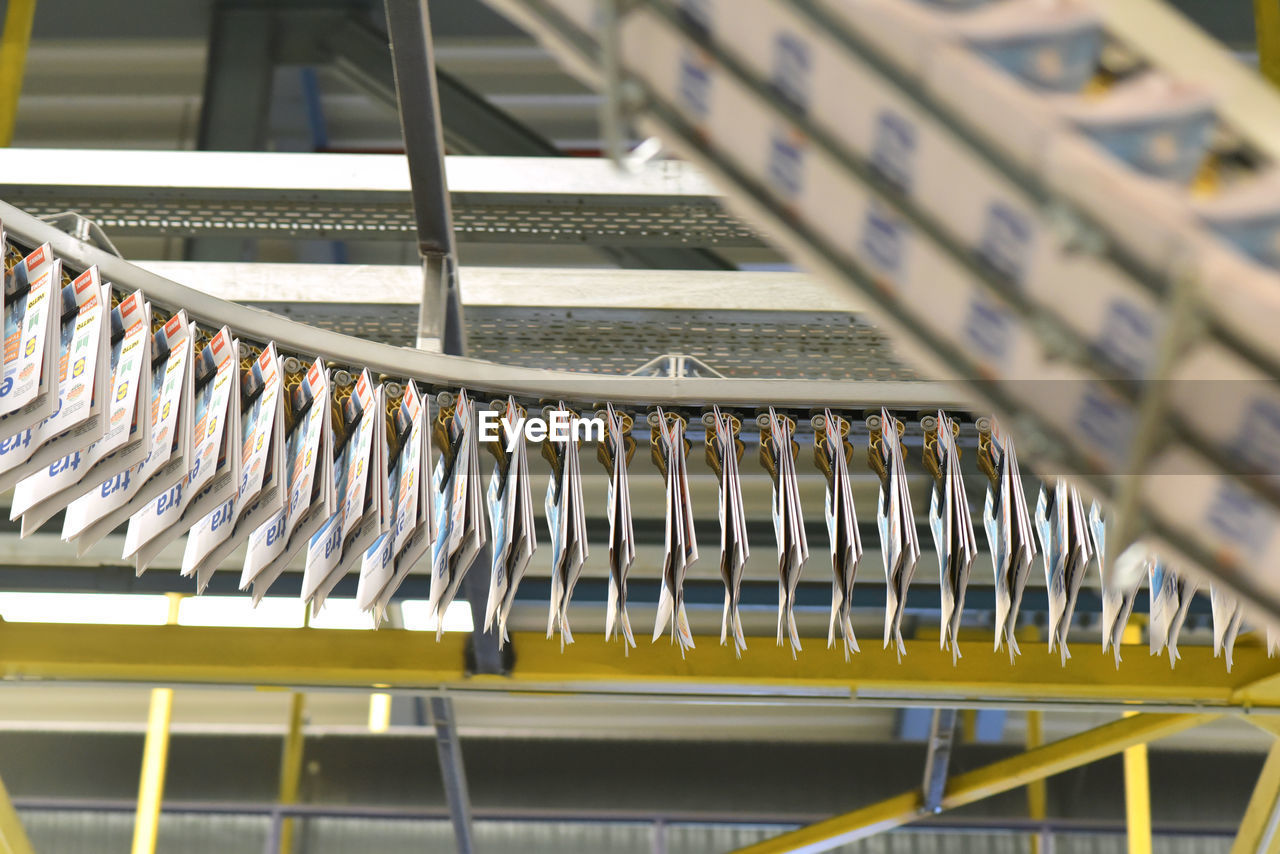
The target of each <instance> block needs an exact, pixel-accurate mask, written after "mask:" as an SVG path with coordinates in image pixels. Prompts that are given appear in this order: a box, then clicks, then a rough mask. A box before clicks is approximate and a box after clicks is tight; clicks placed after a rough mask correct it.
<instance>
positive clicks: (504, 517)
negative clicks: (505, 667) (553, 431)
mask: <svg viewBox="0 0 1280 854" xmlns="http://www.w3.org/2000/svg"><path fill="white" fill-rule="evenodd" d="M525 414H526V413H525V410H524V407H522V406H520V405H519V404H518V403H516V402H515V399H514V398H511V397H508V398H507V405H506V409H505V410H504V411H503V413H502V418H501V421H500V423H501V425H502V428H501V429H500V430H499V431H498V441H496V442H493V443H492V444H490V445H489V449H490V450H491V451H492V452H493V455H494V459H495V462H494V464H493V474H492V475H491V476H490V478H489V529H490V531H492V533H493V566H492V571H491V573H490V575H489V600H488V603H487V604H486V606H485V611H484V630H485V631H486V632H487V631H490V630H491V629H492V628H493V627H495V626H496V627H497V630H498V645H499V646H502V645H504V644H505V643H506V642H507V641H508V640H510V634H509V633H508V631H507V619H508V617H509V616H510V615H511V607H512V606H513V605H514V604H515V601H516V589H517V588H518V587H519V586H520V580H521V579H522V578H524V573H525V570H526V569H527V568H528V567H529V561H530V560H531V559H532V558H533V552H534V550H535V549H536V548H537V547H538V533H537V531H536V530H535V526H534V521H533V489H532V484H531V483H530V481H529V451H528V447H527V446H526V444H525V441H524V436H523V435H522V434H521V432H520V426H521V424H522V423H523V422H524V418H525Z"/></svg>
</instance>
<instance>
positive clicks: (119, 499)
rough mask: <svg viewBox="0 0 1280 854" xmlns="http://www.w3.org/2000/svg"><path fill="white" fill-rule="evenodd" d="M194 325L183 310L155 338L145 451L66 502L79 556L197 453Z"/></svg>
mask: <svg viewBox="0 0 1280 854" xmlns="http://www.w3.org/2000/svg"><path fill="white" fill-rule="evenodd" d="M192 335H193V330H192V328H191V326H190V325H189V324H188V323H187V315H186V312H185V311H180V312H178V313H177V314H175V315H174V316H173V317H171V318H170V319H169V320H168V321H167V322H166V323H165V324H164V326H162V327H161V328H160V329H159V330H157V331H156V333H155V334H154V335H153V336H152V337H151V389H150V397H149V398H148V399H149V401H150V407H151V441H150V443H149V444H150V448H149V450H148V452H147V456H146V457H145V458H144V459H143V460H142V462H140V463H138V464H137V465H135V466H134V467H132V468H130V469H127V470H126V471H124V472H121V473H120V474H117V475H115V476H113V477H111V478H110V479H109V480H106V481H104V482H103V483H102V484H101V485H100V486H99V487H98V488H96V489H94V490H92V491H90V492H89V493H88V494H86V495H84V496H82V497H80V498H77V499H76V500H75V501H73V502H71V504H70V506H68V507H67V513H66V518H65V521H64V523H63V526H62V538H63V539H64V540H72V539H74V540H75V541H76V547H77V550H78V552H79V554H80V555H81V556H83V555H84V553H85V551H86V550H87V549H88V548H89V547H90V546H92V545H93V544H94V543H96V542H98V541H99V540H101V539H102V538H103V537H104V536H106V535H107V534H108V533H110V532H111V531H112V530H114V529H115V527H116V526H117V525H119V524H120V523H121V522H123V521H125V520H126V519H128V518H129V517H130V516H132V515H133V514H134V513H135V512H137V510H138V509H139V508H141V507H145V506H146V505H147V504H148V503H149V502H151V501H152V500H153V499H155V498H157V497H158V496H160V495H161V494H163V493H166V492H168V491H169V490H170V489H171V488H172V487H174V486H175V485H177V484H178V483H180V482H181V481H182V480H183V478H185V477H186V475H187V472H188V470H189V469H190V466H191V460H192V458H193V445H194V443H193V436H192V430H193V423H194V418H193V410H194V409H195V401H194V397H193V390H194V385H195V380H194V372H193V363H194V361H195V360H194V358H193V354H192V349H193V346H194V342H193V340H192Z"/></svg>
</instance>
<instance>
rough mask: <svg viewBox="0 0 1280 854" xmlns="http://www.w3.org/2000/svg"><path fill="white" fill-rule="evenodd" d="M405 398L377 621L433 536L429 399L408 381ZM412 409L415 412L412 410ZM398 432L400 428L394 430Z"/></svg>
mask: <svg viewBox="0 0 1280 854" xmlns="http://www.w3.org/2000/svg"><path fill="white" fill-rule="evenodd" d="M405 394H406V395H407V396H409V398H410V399H412V400H416V401H417V403H416V404H411V405H410V407H409V408H408V409H407V410H404V411H403V412H402V415H403V416H408V417H409V418H410V419H411V422H412V423H411V426H410V427H409V435H408V436H407V437H406V438H405V439H404V447H403V449H402V450H401V451H400V468H399V487H398V489H397V490H396V519H395V525H396V528H395V539H394V541H393V542H392V547H391V549H392V553H391V561H392V575H391V580H390V581H388V582H387V584H386V586H385V587H384V588H383V589H382V592H381V593H379V594H378V600H377V603H376V605H375V606H374V611H375V615H376V616H377V617H378V619H379V620H381V615H384V614H386V611H387V606H388V605H390V604H391V597H392V595H394V594H395V592H396V590H398V589H399V588H400V585H401V584H403V583H404V580H405V578H406V577H407V576H408V575H409V571H410V570H412V569H413V568H414V567H415V566H416V565H417V564H418V561H420V560H421V559H422V557H423V555H425V554H427V552H429V551H430V550H431V543H432V541H433V532H432V529H431V525H432V522H433V514H432V508H431V478H430V476H429V473H430V471H431V398H430V396H429V395H427V394H419V392H418V388H417V385H416V384H414V383H413V382H412V381H410V382H409V387H408V389H407V390H406V391H405ZM415 406H416V409H415V408H414V407H415ZM398 429H400V428H398Z"/></svg>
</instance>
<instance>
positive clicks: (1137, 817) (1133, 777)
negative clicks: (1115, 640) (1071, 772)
mask: <svg viewBox="0 0 1280 854" xmlns="http://www.w3.org/2000/svg"><path fill="white" fill-rule="evenodd" d="M1123 639H1124V642H1125V644H1140V643H1142V627H1141V626H1139V625H1137V624H1134V625H1129V626H1125V629H1124V635H1123ZM1136 714H1138V713H1137V712H1125V717H1126V718H1129V717H1132V716H1134V715H1136ZM1124 808H1125V827H1126V828H1127V831H1128V836H1129V854H1151V775H1150V773H1149V772H1148V770H1147V745H1146V744H1145V743H1143V744H1135V745H1134V746H1133V747H1130V748H1128V749H1127V750H1125V752H1124Z"/></svg>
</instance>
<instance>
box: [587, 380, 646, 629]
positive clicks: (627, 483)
mask: <svg viewBox="0 0 1280 854" xmlns="http://www.w3.org/2000/svg"><path fill="white" fill-rule="evenodd" d="M604 421H605V427H604V430H605V433H604V439H603V440H602V441H601V442H600V444H599V446H598V447H597V448H596V456H597V458H598V459H599V460H600V464H601V465H603V466H604V469H605V471H606V472H607V473H608V475H609V491H608V502H609V509H608V517H609V599H608V602H607V604H606V606H605V617H604V636H605V639H606V640H616V639H617V637H618V633H619V631H621V633H622V640H623V643H622V649H623V652H624V653H627V654H629V653H630V650H631V649H632V648H633V647H635V645H636V638H635V634H634V633H633V632H632V631H631V617H630V615H629V614H628V613H627V573H628V572H630V570H631V564H632V563H634V562H635V559H636V531H635V523H634V521H633V520H632V517H631V477H630V473H629V472H630V467H631V460H632V458H633V457H635V453H636V440H635V437H634V436H632V435H631V429H632V427H633V426H634V425H635V422H634V420H633V419H632V417H631V415H629V414H628V413H625V412H618V411H616V410H615V409H614V408H613V404H612V403H607V404H605V412H604Z"/></svg>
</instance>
